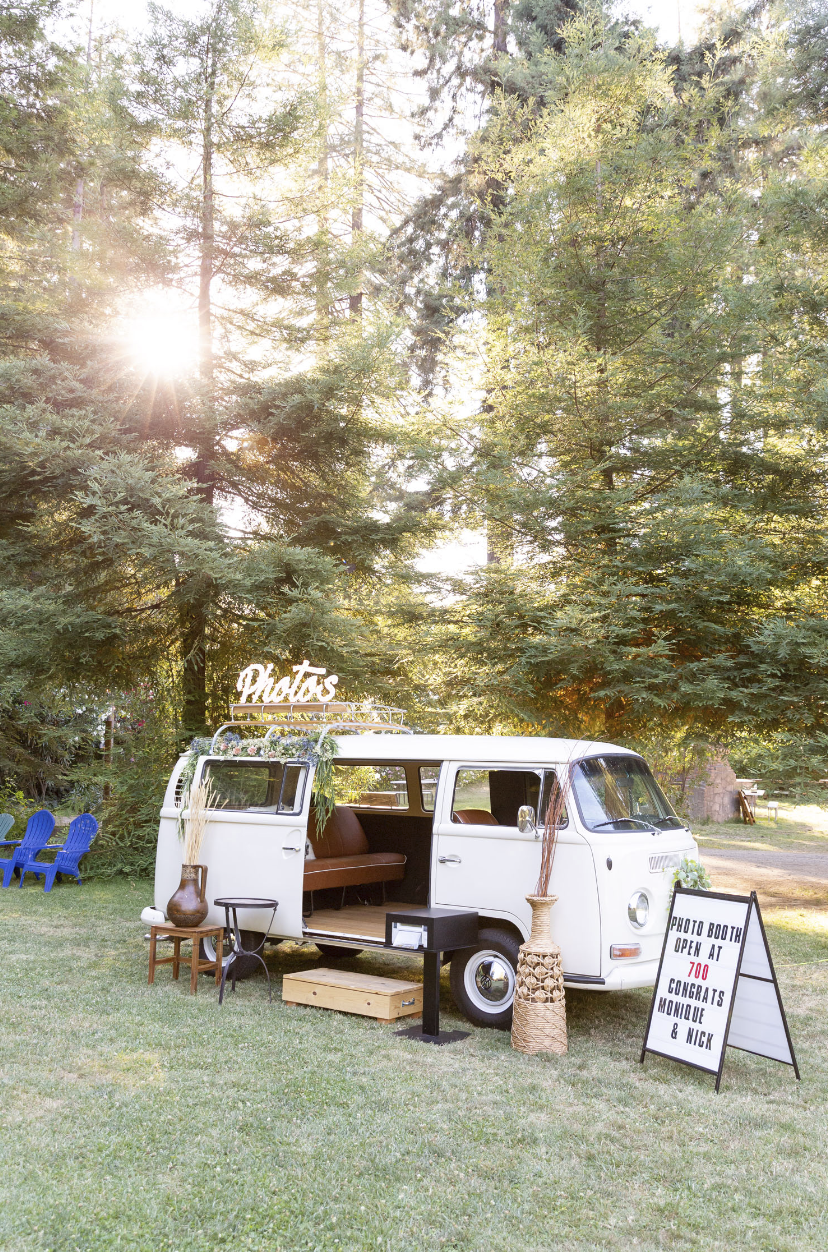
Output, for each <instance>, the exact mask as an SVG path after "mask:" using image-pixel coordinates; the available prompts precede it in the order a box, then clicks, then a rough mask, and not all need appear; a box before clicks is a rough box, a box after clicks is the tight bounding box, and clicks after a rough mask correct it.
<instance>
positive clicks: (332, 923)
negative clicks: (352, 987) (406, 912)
mask: <svg viewBox="0 0 828 1252" xmlns="http://www.w3.org/2000/svg"><path fill="white" fill-rule="evenodd" d="M410 908H411V905H410V904H393V903H391V902H390V901H389V902H388V903H387V904H346V905H345V907H344V908H342V909H317V910H316V911H315V912H314V913H311V915H310V917H306V918H305V930H306V931H309V932H311V933H312V934H316V935H331V936H332V937H333V936H336V937H337V938H340V937H342V938H347V939H351V938H354V939H373V940H374V941H375V942H376V941H379V942H380V943H384V942H385V914H386V913H388V912H390V911H391V910H392V909H393V910H396V909H410Z"/></svg>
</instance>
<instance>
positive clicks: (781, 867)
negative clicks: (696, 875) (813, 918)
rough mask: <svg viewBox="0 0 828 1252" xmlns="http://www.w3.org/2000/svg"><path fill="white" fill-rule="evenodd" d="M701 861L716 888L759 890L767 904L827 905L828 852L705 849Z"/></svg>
mask: <svg viewBox="0 0 828 1252" xmlns="http://www.w3.org/2000/svg"><path fill="white" fill-rule="evenodd" d="M701 860H702V864H703V865H704V866H705V867H706V869H707V871H708V872H709V874H710V877H711V878H712V880H713V887H714V889H715V890H717V891H732V892H736V893H737V894H747V893H749V892H750V891H752V890H753V891H756V892H757V894H758V896H759V903H760V904H764V905H771V904H775V905H788V906H790V905H794V904H805V905H809V906H810V907H812V908H813V907H818V908H824V907H826V906H828V853H824V852H759V851H755V852H754V851H752V850H750V849H745V848H734V849H733V850H732V851H729V850H725V849H723V848H703V849H702V850H701Z"/></svg>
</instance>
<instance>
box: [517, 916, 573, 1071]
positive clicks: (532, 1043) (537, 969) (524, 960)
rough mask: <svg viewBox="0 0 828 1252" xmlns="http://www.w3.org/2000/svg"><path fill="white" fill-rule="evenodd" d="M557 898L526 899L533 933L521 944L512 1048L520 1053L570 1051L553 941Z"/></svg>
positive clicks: (557, 950)
mask: <svg viewBox="0 0 828 1252" xmlns="http://www.w3.org/2000/svg"><path fill="white" fill-rule="evenodd" d="M557 898H558V897H557V896H527V897H526V899H527V901H528V903H529V904H530V905H531V906H532V933H531V934H530V935H529V940H528V942H527V943H524V944H522V946H521V949H520V953H519V956H518V967H517V978H516V983H515V1007H514V1012H513V1017H512V1047H513V1048H516V1049H517V1050H518V1051H519V1052H529V1053H534V1052H557V1053H558V1055H561V1056H562V1055H563V1054H564V1053H565V1052H566V1050H567V1046H568V1045H567V1039H566V1001H565V999H564V985H563V969H562V968H561V950H560V948H559V947H558V945H557V944H556V943H555V942H554V941H553V939H552V931H551V929H550V925H549V921H550V919H549V914H550V912H551V909H552V905H553V904H554V903H555V901H556V900H557Z"/></svg>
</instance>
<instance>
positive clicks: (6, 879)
mask: <svg viewBox="0 0 828 1252" xmlns="http://www.w3.org/2000/svg"><path fill="white" fill-rule="evenodd" d="M54 828H55V819H54V816H53V815H52V814H51V813H50V812H49V810H48V809H40V811H39V812H38V813H32V815H31V817H30V818H29V820H28V822H27V823H26V833H25V834H24V836H23V838H22V839H21V841H20V843H19V844H18V846H17V847H16V848H15V850H14V852H12V854H11V856H7V857H6V858H5V860H2V859H0V865H2V866H3V886H4V887H8V886H9V885H10V884H11V880H12V874H13V873H14V871H15V870H16V869H20V867H21V866H23V865H25V864H26V862H27V861H28V860H30V859H31V858H32V857H33V856H35V855H36V854H37V853H38V852H39V851H40V850H41V848H45V847H46V844H47V843H48V842H49V839H50V838H51V835H52V831H53V830H54Z"/></svg>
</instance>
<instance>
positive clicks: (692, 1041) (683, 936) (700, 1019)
mask: <svg viewBox="0 0 828 1252" xmlns="http://www.w3.org/2000/svg"><path fill="white" fill-rule="evenodd" d="M727 1047H731V1048H741V1049H742V1050H743V1051H744V1052H754V1053H756V1055H757V1056H768V1057H770V1058H771V1059H772V1060H774V1061H782V1062H783V1064H785V1065H792V1066H793V1070H794V1073H795V1074H796V1077H797V1079H798V1078H799V1067H798V1066H797V1063H796V1057H795V1056H794V1050H793V1044H792V1043H791V1033H790V1031H789V1030H788V1022H787V1019H786V1017H785V1010H784V1008H783V1007H782V997H781V996H780V994H779V986H778V984H777V981H776V974H775V973H774V969H773V961H772V960H771V954H770V948H769V947H768V940H767V937H766V935H765V927H764V926H763V924H762V915H761V913H760V912H759V901H758V900H757V898H756V892H755V891H753V892H751V894H750V895H749V896H729V895H723V894H722V893H721V892H718V891H696V890H694V889H692V888H690V887H676V890H675V892H674V894H673V902H672V904H671V905H670V916H669V918H668V920H667V933H666V934H665V936H664V947H663V948H662V950H661V961H660V962H659V966H658V977H657V979H656V985H655V991H654V992H653V1002H652V1004H651V1005H650V1015H649V1017H648V1019H647V1031H646V1034H645V1035H644V1047H643V1048H642V1049H641V1060H642V1062H643V1060H644V1057H645V1056H646V1054H647V1053H648V1052H652V1053H654V1055H656V1056H665V1057H667V1058H668V1059H670V1060H673V1061H679V1062H681V1064H682V1065H692V1066H693V1067H694V1068H695V1069H703V1070H706V1071H707V1072H708V1073H710V1074H715V1075H716V1090H717V1091H718V1090H719V1084H720V1083H721V1081H722V1069H723V1067H724V1058H725V1049H726V1048H727Z"/></svg>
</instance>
